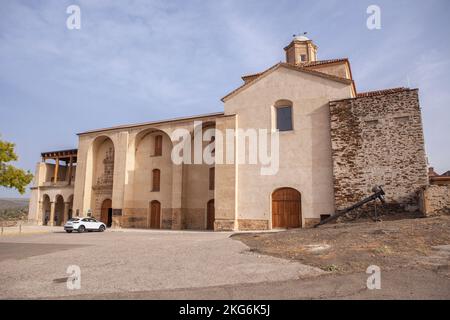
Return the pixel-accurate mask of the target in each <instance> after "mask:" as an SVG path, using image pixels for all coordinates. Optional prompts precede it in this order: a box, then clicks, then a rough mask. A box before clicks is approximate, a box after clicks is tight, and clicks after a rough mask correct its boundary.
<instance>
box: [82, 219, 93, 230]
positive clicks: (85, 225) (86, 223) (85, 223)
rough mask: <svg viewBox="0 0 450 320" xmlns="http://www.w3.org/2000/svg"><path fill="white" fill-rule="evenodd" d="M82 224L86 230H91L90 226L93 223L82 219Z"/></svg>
mask: <svg viewBox="0 0 450 320" xmlns="http://www.w3.org/2000/svg"><path fill="white" fill-rule="evenodd" d="M80 223H81V224H82V225H83V226H84V228H85V229H86V230H88V229H91V226H90V224H91V223H90V222H89V218H84V219H81V222H80Z"/></svg>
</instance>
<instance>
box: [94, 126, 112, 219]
mask: <svg viewBox="0 0 450 320" xmlns="http://www.w3.org/2000/svg"><path fill="white" fill-rule="evenodd" d="M90 152H91V157H90V160H91V168H90V169H91V170H90V171H91V172H90V175H91V177H92V180H91V182H92V184H91V188H92V197H91V204H90V208H91V210H92V216H93V217H95V218H100V215H101V206H102V203H103V201H104V199H106V198H109V199H112V192H113V183H114V161H115V145H114V141H113V139H112V138H111V137H109V136H106V135H102V136H98V137H96V138H95V139H94V141H93V142H92V145H91V150H90Z"/></svg>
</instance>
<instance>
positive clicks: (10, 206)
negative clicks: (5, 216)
mask: <svg viewBox="0 0 450 320" xmlns="http://www.w3.org/2000/svg"><path fill="white" fill-rule="evenodd" d="M29 202H30V199H28V198H0V210H15V209H26V208H28V203H29Z"/></svg>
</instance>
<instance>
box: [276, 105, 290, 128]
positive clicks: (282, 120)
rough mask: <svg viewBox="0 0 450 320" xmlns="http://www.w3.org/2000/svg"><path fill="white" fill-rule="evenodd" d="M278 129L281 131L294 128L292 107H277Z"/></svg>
mask: <svg viewBox="0 0 450 320" xmlns="http://www.w3.org/2000/svg"><path fill="white" fill-rule="evenodd" d="M277 129H278V130H280V131H290V130H292V107H290V106H286V107H277Z"/></svg>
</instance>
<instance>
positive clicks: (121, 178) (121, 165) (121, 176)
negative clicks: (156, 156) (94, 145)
mask: <svg viewBox="0 0 450 320" xmlns="http://www.w3.org/2000/svg"><path fill="white" fill-rule="evenodd" d="M111 139H112V140H113V142H114V179H113V191H112V210H113V224H112V227H113V228H118V227H120V225H121V221H122V214H123V213H122V211H123V208H124V195H125V185H126V177H127V157H128V152H134V150H129V149H128V141H129V134H128V132H119V133H117V136H112V137H111Z"/></svg>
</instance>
